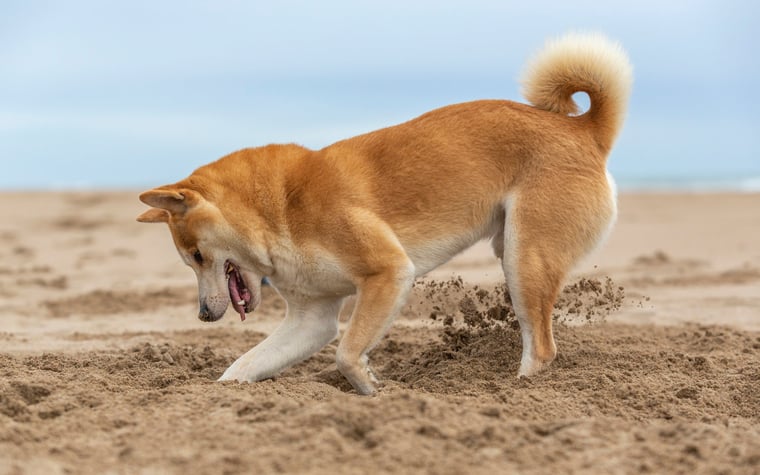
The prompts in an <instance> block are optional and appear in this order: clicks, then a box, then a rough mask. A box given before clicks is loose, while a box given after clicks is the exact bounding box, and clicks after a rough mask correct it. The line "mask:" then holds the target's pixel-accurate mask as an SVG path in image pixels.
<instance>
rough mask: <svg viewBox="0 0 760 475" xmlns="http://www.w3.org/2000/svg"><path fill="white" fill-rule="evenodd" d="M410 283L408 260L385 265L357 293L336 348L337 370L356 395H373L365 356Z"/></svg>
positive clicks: (378, 338)
mask: <svg viewBox="0 0 760 475" xmlns="http://www.w3.org/2000/svg"><path fill="white" fill-rule="evenodd" d="M413 283H414V266H413V265H412V264H411V262H409V261H408V260H404V261H402V262H401V263H400V264H399V265H395V266H394V265H389V266H388V267H387V268H385V269H384V270H383V271H382V272H379V273H377V274H375V275H372V276H370V277H367V278H365V279H364V282H363V283H362V285H361V286H360V287H359V289H358V294H357V300H356V307H355V308H354V313H353V315H352V316H351V321H350V322H349V325H348V328H347V329H346V332H345V333H344V334H343V338H342V339H341V341H340V345H339V346H338V354H337V360H336V361H337V364H338V370H339V371H340V372H341V374H343V376H345V378H346V379H348V381H349V382H350V383H351V385H352V386H353V387H354V389H356V391H357V392H358V393H359V394H364V395H370V394H374V392H375V384H374V383H377V380H376V379H375V377H374V375H373V374H372V370H371V369H370V367H369V363H368V358H367V352H369V351H370V350H371V349H372V348H373V347H374V346H375V345H376V344H377V343H378V342H379V341H380V338H382V336H383V334H384V333H385V332H386V330H387V329H388V327H389V326H390V324H391V322H392V321H393V318H394V317H395V316H396V314H397V313H398V312H399V310H401V307H402V306H403V305H404V302H406V297H407V295H408V294H409V291H410V289H411V288H412V284H413Z"/></svg>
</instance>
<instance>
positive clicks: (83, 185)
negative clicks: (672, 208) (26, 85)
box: [0, 172, 760, 193]
mask: <svg viewBox="0 0 760 475" xmlns="http://www.w3.org/2000/svg"><path fill="white" fill-rule="evenodd" d="M186 174H187V173H183V172H179V173H178V174H177V178H176V180H174V181H177V180H180V179H182V178H183V177H184V176H185V175H186ZM612 176H613V178H614V179H615V183H616V185H617V189H618V192H620V193H668V192H673V193H760V174H756V175H751V174H750V175H745V176H741V177H738V176H729V177H704V176H699V177H693V176H691V177H690V176H658V177H643V176H622V177H621V176H617V175H615V174H614V173H612ZM170 182H172V180H157V181H155V182H149V181H145V182H143V183H135V182H130V183H118V182H114V181H109V180H103V181H97V180H92V181H81V182H73V183H72V182H60V183H57V182H55V181H50V182H48V183H44V182H42V183H34V184H18V185H16V184H3V185H0V193H2V192H8V193H13V192H40V193H44V192H67V191H71V192H88V191H92V192H109V191H110V192H119V191H132V190H143V189H148V188H151V187H155V186H159V185H161V184H163V183H170Z"/></svg>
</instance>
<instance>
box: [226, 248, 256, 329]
mask: <svg viewBox="0 0 760 475" xmlns="http://www.w3.org/2000/svg"><path fill="white" fill-rule="evenodd" d="M224 271H225V273H226V274H227V288H228V289H229V291H230V300H231V301H232V307H233V308H234V309H235V311H236V312H237V313H239V314H240V320H241V321H242V320H245V313H246V312H250V306H251V300H253V295H252V294H251V291H250V290H248V286H246V284H245V280H243V276H242V275H241V274H240V269H239V268H238V266H236V265H235V264H233V263H232V262H230V261H227V262H226V263H225V264H224Z"/></svg>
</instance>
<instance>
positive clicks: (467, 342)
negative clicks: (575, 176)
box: [0, 191, 760, 474]
mask: <svg viewBox="0 0 760 475" xmlns="http://www.w3.org/2000/svg"><path fill="white" fill-rule="evenodd" d="M136 194H137V193H136V192H133V191H130V192H45V193H42V192H39V193H37V192H4V193H0V302H1V303H2V305H0V321H1V322H2V327H0V474H17V473H39V474H56V473H346V474H356V473H381V472H382V473H386V472H387V473H441V474H449V473H450V474H457V473H509V472H519V473H573V472H575V473H638V472H645V473H646V472H649V473H687V472H688V473H758V472H760V194H675V193H670V194H668V193H662V194H655V193H648V194H623V195H622V196H621V197H620V201H619V203H620V216H619V221H618V224H617V226H616V228H615V230H614V232H613V233H612V235H611V236H610V238H609V240H608V242H607V243H606V244H605V245H604V246H603V247H602V248H601V249H600V250H599V251H597V252H596V253H595V254H593V255H592V256H590V257H589V258H588V259H586V261H584V262H583V263H582V264H581V265H580V266H579V267H578V269H577V270H576V272H575V273H574V275H573V276H572V277H570V278H569V279H568V282H567V283H568V287H567V288H566V290H565V292H564V293H563V295H562V297H561V299H560V301H559V302H558V305H557V308H556V321H557V323H556V326H555V335H556V338H557V344H558V348H559V356H558V359H557V360H556V361H555V362H554V363H553V364H552V366H551V367H550V368H549V369H548V370H547V371H544V372H543V373H541V374H539V375H537V376H534V377H531V378H527V379H526V378H521V379H518V378H517V377H516V372H517V367H518V364H519V357H520V339H519V332H518V331H517V329H516V324H515V322H514V317H513V315H511V314H510V309H509V306H508V305H507V304H506V303H505V299H504V295H503V288H502V286H501V281H502V275H501V269H500V266H499V262H498V260H497V259H496V258H495V257H493V255H492V253H491V251H490V246H489V244H488V243H479V244H478V245H476V246H475V247H473V248H472V249H471V250H469V251H467V252H466V253H464V254H462V255H460V256H458V257H456V258H455V259H453V260H452V261H451V262H449V263H448V264H447V265H445V266H443V267H441V268H439V269H437V270H436V271H434V272H432V273H431V274H430V275H429V276H428V279H426V280H424V281H420V282H419V283H418V284H417V285H416V287H415V290H414V292H413V294H412V296H411V298H410V300H409V303H408V305H407V306H406V307H405V309H404V310H403V312H402V314H401V315H400V316H399V317H398V318H397V320H396V322H395V323H394V325H393V327H392V328H391V330H390V332H389V334H388V335H387V336H386V338H385V339H384V340H383V341H382V342H381V343H380V345H379V346H378V347H377V348H376V349H375V350H374V352H373V353H372V355H371V360H372V362H373V365H374V368H375V369H376V372H377V373H378V374H379V376H380V377H381V378H382V379H383V380H384V382H385V385H384V387H383V388H382V390H381V392H380V393H379V394H378V395H377V396H375V397H360V396H357V395H356V394H355V393H354V392H353V391H352V390H351V388H350V387H349V385H348V384H347V382H346V381H345V380H344V379H343V378H342V377H341V376H340V374H339V373H338V372H337V370H336V368H335V362H334V355H335V350H336V343H335V342H333V343H332V344H330V345H328V346H327V347H326V348H325V349H323V350H322V351H321V352H319V353H318V354H317V355H315V356H314V357H312V358H310V359H309V360H307V361H305V362H304V363H301V364H299V365H297V366H295V367H293V368H291V369H288V370H286V371H285V372H284V373H282V375H280V376H278V377H277V378H275V379H273V380H268V381H264V382H260V383H255V384H238V383H231V382H227V383H216V382H215V381H214V380H215V379H216V378H217V377H218V376H220V375H221V373H222V372H223V370H224V369H225V368H226V367H227V365H229V364H230V363H231V362H232V361H233V360H234V359H235V358H236V357H237V356H239V355H240V354H242V353H243V352H245V351H246V350H247V349H249V348H250V347H251V346H252V345H254V344H255V343H256V342H258V341H260V340H261V339H262V338H264V336H265V335H266V333H267V332H270V331H271V330H272V329H273V328H274V327H275V326H276V325H277V323H278V321H279V320H280V319H281V318H282V315H283V312H284V303H283V302H282V301H281V300H280V299H279V297H278V296H277V295H276V294H275V293H274V292H273V291H272V290H271V289H265V293H264V301H263V303H262V305H261V306H260V307H259V308H258V309H257V310H256V312H255V313H253V314H250V315H249V316H248V319H247V320H246V321H245V322H243V323H241V322H240V320H239V318H238V317H237V316H236V315H235V314H234V312H233V311H229V312H228V314H227V315H226V316H225V318H224V319H222V320H221V321H219V322H216V323H212V324H210V323H203V322H201V321H199V320H198V319H197V318H196V314H197V310H198V309H197V300H196V299H197V290H196V284H195V277H194V275H193V273H192V271H191V270H190V269H188V268H186V267H185V266H184V265H183V264H182V262H181V261H180V259H179V257H178V255H177V253H176V251H175V249H174V246H173V244H172V242H171V238H170V236H169V233H168V231H167V229H166V227H165V226H164V225H148V224H139V223H136V222H135V221H134V218H135V216H137V214H139V213H140V212H141V210H143V209H144V208H143V205H141V204H140V203H139V202H138V201H137V197H136ZM460 279H461V280H460ZM350 305H351V302H350V301H349V302H347V308H346V309H345V311H344V314H347V312H348V311H349V310H350ZM344 319H345V316H344Z"/></svg>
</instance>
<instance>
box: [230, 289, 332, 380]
mask: <svg viewBox="0 0 760 475" xmlns="http://www.w3.org/2000/svg"><path fill="white" fill-rule="evenodd" d="M342 301H343V299H342V298H330V299H322V300H318V301H310V302H308V303H291V302H289V303H288V311H287V315H286V316H285V320H283V321H282V323H281V324H280V326H278V327H277V329H275V331H273V332H272V334H271V335H269V336H268V337H267V338H266V339H264V341H262V342H261V343H259V344H258V345H256V346H255V347H253V348H252V349H251V350H250V351H248V352H247V353H246V354H244V355H243V356H241V357H240V358H238V359H237V360H236V361H235V362H234V363H232V365H231V366H230V367H229V368H227V371H225V372H224V374H223V375H222V377H221V378H219V381H227V380H238V381H248V382H252V381H261V380H262V379H267V378H271V377H272V376H274V375H275V374H277V373H279V372H280V371H282V370H283V369H285V368H287V367H289V366H291V365H294V364H296V363H298V362H300V361H303V360H305V359H306V358H308V357H309V356H311V355H313V354H314V353H316V352H317V351H319V350H320V349H321V348H322V347H324V346H325V345H326V344H327V343H329V342H330V341H331V340H333V339H334V338H335V337H336V336H337V335H338V312H339V311H340V306H341V303H342Z"/></svg>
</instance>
